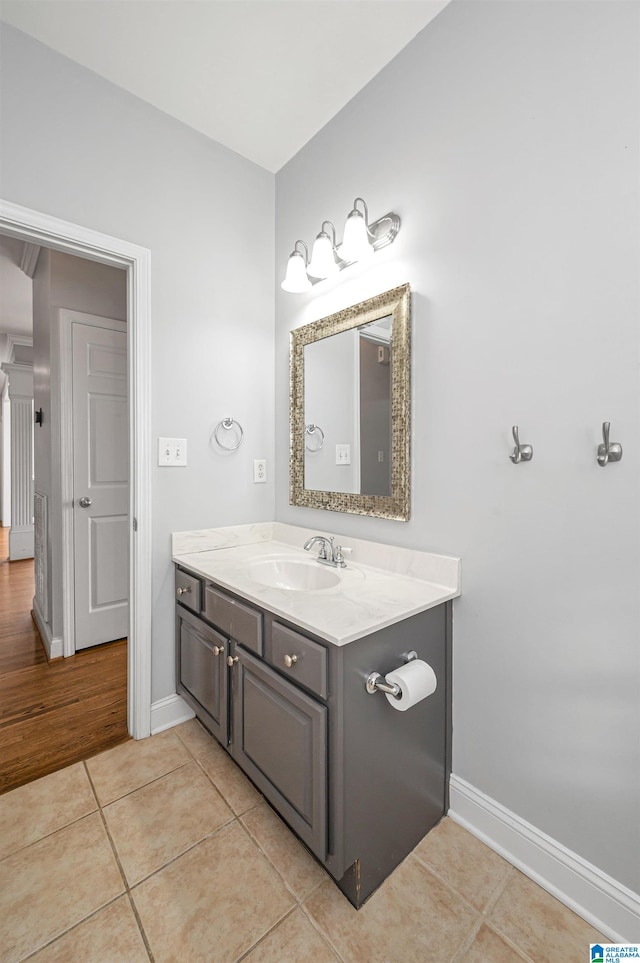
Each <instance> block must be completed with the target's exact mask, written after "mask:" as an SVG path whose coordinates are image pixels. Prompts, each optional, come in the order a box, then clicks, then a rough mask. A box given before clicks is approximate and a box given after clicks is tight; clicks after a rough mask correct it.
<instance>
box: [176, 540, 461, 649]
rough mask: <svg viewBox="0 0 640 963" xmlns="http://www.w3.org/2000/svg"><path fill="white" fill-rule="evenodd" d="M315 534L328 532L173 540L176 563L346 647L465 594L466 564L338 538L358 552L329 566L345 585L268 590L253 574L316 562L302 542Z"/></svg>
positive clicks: (375, 543) (423, 553)
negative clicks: (267, 562) (267, 565)
mask: <svg viewBox="0 0 640 963" xmlns="http://www.w3.org/2000/svg"><path fill="white" fill-rule="evenodd" d="M314 534H325V533H324V532H322V533H316V532H312V531H311V530H309V529H304V528H298V527H296V526H293V525H284V524H281V523H278V522H265V523H261V524H257V525H240V526H234V527H228V528H219V529H205V530H203V531H200V532H178V533H175V534H174V535H173V537H172V543H173V544H172V548H173V554H172V558H173V561H174V562H177V563H178V564H179V565H182V566H184V567H185V568H188V569H190V570H191V571H193V572H195V573H196V574H198V575H200V576H202V577H203V578H204V579H210V580H211V581H213V582H215V583H216V584H217V585H220V586H222V587H223V588H226V589H228V590H229V591H231V592H234V593H236V594H237V595H240V596H242V597H243V598H245V599H247V600H248V601H249V602H253V603H255V604H256V605H259V606H261V607H262V608H264V609H267V610H268V611H269V612H271V613H273V614H274V615H277V616H280V617H281V618H284V619H287V620H288V621H290V622H293V623H294V624H295V625H297V626H299V627H300V628H302V629H306V630H307V631H308V632H312V633H313V634H314V635H317V636H319V637H320V638H321V639H325V640H326V641H327V642H331V643H332V644H333V645H346V644H347V643H348V642H353V641H354V640H355V639H359V638H362V637H363V636H365V635H368V634H369V633H371V632H374V631H376V630H378V629H382V628H384V627H385V626H388V625H393V624H394V623H395V622H400V621H401V620H402V619H406V618H408V617H409V616H411V615H416V614H417V613H418V612H424V611H425V610H426V609H430V608H433V607H434V606H435V605H440V604H441V603H442V602H446V601H448V600H449V599H453V598H456V597H457V596H459V595H460V559H458V558H452V557H450V556H445V555H434V554H431V553H428V552H417V551H412V550H410V549H402V548H397V547H394V546H391V545H382V544H381V543H378V542H367V541H364V540H362V539H351V538H347V537H346V536H336V543H337V544H340V543H342V544H344V546H345V547H347V548H350V549H351V553H350V554H349V555H347V556H346V561H347V568H344V569H334V568H330V567H328V566H322V568H323V569H324V570H326V571H329V572H332V573H335V574H336V576H337V577H338V579H339V582H338V584H337V585H332V586H331V587H329V588H322V589H315V590H313V591H301V590H293V589H284V588H275V587H273V586H269V585H264V584H261V583H260V582H259V581H257V580H256V578H254V577H253V576H252V573H251V563H252V562H255V561H257V560H259V559H279V560H283V559H287V560H292V561H294V560H296V561H304V562H306V563H308V562H309V561H313V558H314V557H315V555H316V554H317V549H316V547H315V546H314V548H313V549H312V550H311V553H309V552H305V551H303V549H302V545H303V544H304V542H305V541H306V539H307V538H309V537H310V536H311V535H314ZM362 559H366V560H367V562H371V563H373V564H366V563H365V562H364V561H362ZM316 564H319V563H316Z"/></svg>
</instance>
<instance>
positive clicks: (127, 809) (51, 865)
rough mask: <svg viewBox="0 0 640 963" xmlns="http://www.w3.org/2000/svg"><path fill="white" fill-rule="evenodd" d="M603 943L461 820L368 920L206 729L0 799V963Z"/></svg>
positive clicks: (561, 955)
mask: <svg viewBox="0 0 640 963" xmlns="http://www.w3.org/2000/svg"><path fill="white" fill-rule="evenodd" d="M596 941H600V942H602V941H603V937H602V936H601V935H600V934H598V933H597V932H596V931H595V930H594V929H593V928H592V927H591V926H589V924H587V923H585V922H584V921H583V920H582V919H580V918H579V917H578V916H576V915H575V914H574V913H572V912H571V911H570V910H568V909H567V908H566V907H565V906H563V905H562V904H561V903H559V902H558V901H557V900H556V899H554V897H552V896H550V895H549V894H548V893H546V892H545V891H544V890H542V889H541V888H540V887H539V886H537V885H536V884H535V883H533V882H531V880H529V879H527V878H526V877H525V876H523V875H522V874H521V873H520V872H518V871H517V870H516V869H514V867H513V866H511V865H510V864H509V863H507V862H505V860H503V859H502V858H501V857H500V856H498V855H497V854H496V853H494V852H493V851H492V850H490V849H488V848H487V847H486V846H485V845H484V844H483V843H481V842H480V841H479V840H477V839H476V838H475V837H474V836H472V835H470V834H469V833H468V832H466V831H465V830H464V829H462V828H461V827H460V826H458V825H457V824H456V823H454V822H452V821H451V820H450V819H444V820H443V821H442V822H441V823H440V824H439V825H438V826H437V827H436V828H435V829H434V830H432V832H431V833H429V835H428V836H426V837H425V839H424V840H423V841H422V842H421V843H420V844H419V845H418V846H417V847H416V849H415V850H414V851H413V853H411V854H410V855H409V856H408V857H407V859H406V860H405V861H404V862H403V863H402V864H401V865H400V866H399V867H398V869H397V870H396V871H395V872H394V873H393V874H392V875H391V876H390V877H389V878H388V879H387V880H386V881H385V883H384V884H383V885H382V886H381V887H380V889H379V890H378V891H377V892H376V893H374V894H373V896H372V897H371V898H370V899H369V901H368V902H367V903H366V904H365V905H364V907H363V908H362V909H361V910H360V911H358V912H356V910H354V909H353V907H352V906H351V905H350V904H349V903H348V902H347V900H346V899H345V898H344V897H343V896H342V894H341V892H340V891H339V890H338V888H337V887H336V886H335V884H334V883H333V882H332V881H331V880H330V879H329V878H328V876H327V875H326V874H325V872H324V870H323V869H322V868H321V867H320V866H319V865H318V864H317V863H316V862H315V861H314V860H313V859H312V858H311V857H310V856H309V855H308V853H307V852H306V850H305V849H304V847H303V846H302V845H301V844H300V843H299V842H298V840H297V839H296V838H295V837H294V836H293V835H292V834H291V833H290V832H289V830H288V829H287V828H286V827H285V826H284V824H283V823H282V822H281V821H280V819H279V818H278V817H277V816H276V815H275V814H274V813H273V811H272V810H271V809H270V807H269V806H268V805H267V804H266V803H265V802H264V800H263V799H262V797H261V796H260V795H259V794H258V792H257V791H256V790H255V789H254V788H253V786H252V785H251V783H250V782H249V781H248V780H247V779H246V778H245V777H244V775H243V774H242V773H241V772H240V770H239V769H238V768H237V767H236V765H235V763H233V762H232V761H231V760H230V758H229V757H228V756H227V754H226V753H225V752H224V750H223V749H221V748H220V746H219V745H218V744H217V743H216V741H215V740H214V739H213V738H212V737H211V736H210V735H209V734H208V733H207V732H205V730H204V729H203V728H202V727H201V726H200V725H199V723H198V722H196V721H195V720H192V721H190V722H187V723H184V724H183V725H181V726H179V727H177V728H175V729H172V730H169V731H166V732H163V733H160V734H159V735H156V736H153V737H151V738H150V739H146V740H143V741H140V742H134V741H130V742H128V743H126V744H124V745H121V746H117V747H116V748H114V749H111V750H109V751H108V752H105V753H103V754H101V755H99V756H94V757H93V758H91V759H89V760H88V761H86V762H84V763H78V764H76V765H74V766H71V767H69V768H67V769H64V770H62V771H60V772H57V773H55V774H53V775H50V776H46V777H45V778H43V779H39V780H38V781H36V782H33V783H31V784H30V785H28V786H23V787H22V788H20V789H16V790H14V791H13V792H11V793H7V794H6V795H4V796H2V797H1V798H0V961H2V963H16V961H21V960H25V959H29V960H33V961H37V963H148V961H149V960H151V961H155V963H197V961H202V963H223V961H233V960H248V961H250V963H304V961H313V963H325V961H326V963H330V961H333V963H335V961H337V960H343V961H353V963H374V961H380V963H383V961H384V963H407V961H416V963H422V961H426V960H438V961H439V963H452V961H455V963H462V961H466V963H521V961H522V960H528V961H530V963H533V961H537V963H543V961H544V963H560V961H562V963H574V961H575V963H584V961H585V960H586V959H588V953H589V949H588V948H589V943H590V942H596ZM605 942H606V941H605Z"/></svg>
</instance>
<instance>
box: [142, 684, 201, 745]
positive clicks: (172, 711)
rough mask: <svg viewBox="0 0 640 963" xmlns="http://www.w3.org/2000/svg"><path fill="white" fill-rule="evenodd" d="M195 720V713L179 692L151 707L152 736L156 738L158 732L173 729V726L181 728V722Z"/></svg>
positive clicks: (159, 700)
mask: <svg viewBox="0 0 640 963" xmlns="http://www.w3.org/2000/svg"><path fill="white" fill-rule="evenodd" d="M194 718H195V712H194V711H193V709H190V708H189V706H188V705H187V703H186V702H185V701H184V699H183V698H182V696H179V695H178V694H177V692H176V693H174V694H173V695H170V696H165V698H164V699H158V701H157V702H154V703H152V705H151V735H152V736H155V734H156V733H157V732H164V730H165V729H172V728H173V726H179V725H180V723H181V722H187V721H188V720H189V719H194Z"/></svg>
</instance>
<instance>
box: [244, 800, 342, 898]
mask: <svg viewBox="0 0 640 963" xmlns="http://www.w3.org/2000/svg"><path fill="white" fill-rule="evenodd" d="M242 822H243V823H244V825H245V826H246V828H247V829H248V830H249V832H250V833H251V835H252V836H253V837H254V839H255V840H256V841H257V843H258V845H259V846H260V848H261V849H262V850H263V851H264V852H265V854H266V855H267V857H268V858H269V859H270V860H271V862H272V863H273V865H274V866H275V868H276V869H277V870H278V872H279V873H280V875H281V876H282V877H283V879H284V881H285V883H286V884H287V886H288V887H289V889H290V890H291V891H292V892H293V893H294V894H295V896H296V897H297V898H298V899H299V900H303V899H304V898H305V896H308V895H309V893H311V892H312V890H314V889H315V888H316V886H319V885H320V883H321V882H322V881H323V880H324V879H326V878H327V874H326V873H325V872H324V870H323V869H322V868H321V867H320V866H319V865H318V864H317V863H316V861H315V859H313V857H312V856H310V855H309V853H308V852H307V851H306V849H305V848H304V846H303V845H302V843H301V842H300V841H299V840H297V839H296V837H295V836H294V835H293V833H292V832H291V830H290V829H288V828H287V827H286V826H285V824H284V823H283V822H282V820H281V819H280V818H279V817H278V816H276V814H275V813H274V812H273V810H272V809H271V808H270V806H268V805H267V803H261V804H260V805H259V806H256V807H255V808H254V809H250V810H249V812H247V813H245V814H244V815H243V816H242Z"/></svg>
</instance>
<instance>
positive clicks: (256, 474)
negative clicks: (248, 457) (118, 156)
mask: <svg viewBox="0 0 640 963" xmlns="http://www.w3.org/2000/svg"><path fill="white" fill-rule="evenodd" d="M266 480H267V459H266V458H254V459H253V482H254V484H255V485H262V484H264V482H266Z"/></svg>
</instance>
